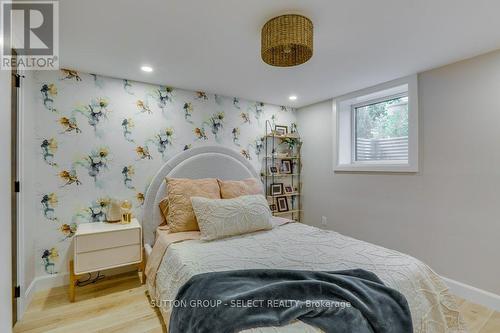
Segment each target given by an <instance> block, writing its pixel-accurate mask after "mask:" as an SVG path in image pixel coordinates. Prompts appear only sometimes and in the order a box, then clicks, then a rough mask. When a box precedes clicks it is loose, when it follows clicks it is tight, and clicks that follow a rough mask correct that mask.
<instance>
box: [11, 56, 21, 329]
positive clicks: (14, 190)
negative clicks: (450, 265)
mask: <svg viewBox="0 0 500 333" xmlns="http://www.w3.org/2000/svg"><path fill="white" fill-rule="evenodd" d="M12 56H13V57H16V56H17V53H16V52H15V50H12ZM11 75H12V76H11V84H10V86H11V92H10V94H11V102H10V112H11V113H10V114H11V120H10V123H11V125H10V126H11V147H10V158H11V159H10V160H11V162H10V163H11V164H10V165H11V167H10V168H11V251H12V260H11V265H12V326H14V325H15V323H16V322H17V318H18V303H19V302H18V299H19V296H21V295H20V293H21V291H20V287H19V286H20V283H19V274H18V269H19V265H18V253H19V251H18V237H19V232H18V231H19V230H18V227H19V223H18V207H19V196H18V194H19V191H18V190H19V189H18V185H17V184H19V183H18V179H19V178H18V177H19V172H18V171H19V164H18V156H19V150H18V128H19V122H18V117H19V94H18V92H19V89H18V84H17V82H19V81H20V77H19V73H18V71H17V69H16V68H13V69H12V71H11Z"/></svg>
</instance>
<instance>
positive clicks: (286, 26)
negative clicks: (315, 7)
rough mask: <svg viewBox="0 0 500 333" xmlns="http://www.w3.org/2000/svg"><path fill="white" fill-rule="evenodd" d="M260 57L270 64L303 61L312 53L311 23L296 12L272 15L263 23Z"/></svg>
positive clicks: (299, 62)
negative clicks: (272, 16)
mask: <svg viewBox="0 0 500 333" xmlns="http://www.w3.org/2000/svg"><path fill="white" fill-rule="evenodd" d="M260 53H261V57H262V60H263V61H264V62H265V63H266V64H269V65H271V66H276V67H291V66H297V65H300V64H303V63H305V62H306V61H308V60H309V59H311V57H312V55H313V24H312V21H311V20H310V19H308V18H307V17H305V16H302V15H297V14H286V15H281V16H277V17H274V18H272V19H270V20H269V21H267V22H266V24H264V26H263V27H262V34H261V50H260Z"/></svg>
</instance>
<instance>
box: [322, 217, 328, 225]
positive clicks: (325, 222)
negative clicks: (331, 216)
mask: <svg viewBox="0 0 500 333" xmlns="http://www.w3.org/2000/svg"><path fill="white" fill-rule="evenodd" d="M321 224H322V225H327V224H328V218H327V217H326V216H321Z"/></svg>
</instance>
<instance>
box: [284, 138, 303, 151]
mask: <svg viewBox="0 0 500 333" xmlns="http://www.w3.org/2000/svg"><path fill="white" fill-rule="evenodd" d="M281 142H282V143H286V144H287V145H288V149H290V151H293V149H294V148H295V147H296V146H298V145H299V144H300V139H299V138H298V137H286V138H281Z"/></svg>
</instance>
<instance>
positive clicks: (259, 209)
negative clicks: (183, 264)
mask: <svg viewBox="0 0 500 333" xmlns="http://www.w3.org/2000/svg"><path fill="white" fill-rule="evenodd" d="M191 202H192V204H193V210H194V213H195V214H196V218H197V220H198V225H199V227H200V233H201V239H202V240H213V239H218V238H223V237H228V236H234V235H241V234H245V233H249V232H253V231H257V230H269V229H272V227H273V225H272V222H271V211H270V210H269V204H268V202H267V200H266V198H265V197H264V196H263V195H244V196H241V197H238V198H234V199H219V200H213V199H206V198H200V197H192V198H191Z"/></svg>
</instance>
